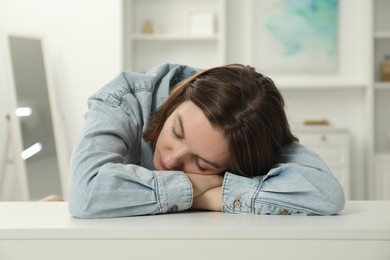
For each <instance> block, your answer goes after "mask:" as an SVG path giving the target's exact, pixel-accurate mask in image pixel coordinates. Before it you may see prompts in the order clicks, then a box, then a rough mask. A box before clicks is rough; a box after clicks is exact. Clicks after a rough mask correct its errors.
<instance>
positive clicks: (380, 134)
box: [371, 0, 390, 199]
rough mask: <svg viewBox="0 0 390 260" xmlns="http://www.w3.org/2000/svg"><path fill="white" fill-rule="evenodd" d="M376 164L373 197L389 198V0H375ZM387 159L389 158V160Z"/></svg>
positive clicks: (374, 122)
mask: <svg viewBox="0 0 390 260" xmlns="http://www.w3.org/2000/svg"><path fill="white" fill-rule="evenodd" d="M372 10H373V15H372V17H373V77H372V78H373V83H372V87H373V90H372V91H373V94H372V98H373V102H372V103H373V108H372V110H373V111H372V112H373V116H374V120H373V139H374V142H373V168H374V183H373V184H372V185H371V188H372V191H371V196H373V198H374V199H390V197H389V193H388V192H386V189H385V188H384V187H387V189H388V187H390V117H389V112H390V82H383V81H380V64H381V63H382V62H383V61H384V57H385V55H388V54H390V16H389V13H390V1H389V0H373V8H372ZM387 160H388V161H387Z"/></svg>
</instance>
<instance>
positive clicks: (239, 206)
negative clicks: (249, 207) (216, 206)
mask: <svg viewBox="0 0 390 260" xmlns="http://www.w3.org/2000/svg"><path fill="white" fill-rule="evenodd" d="M234 207H235V208H236V209H239V208H241V200H240V198H237V199H236V200H235V201H234Z"/></svg>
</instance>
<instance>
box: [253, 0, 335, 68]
mask: <svg viewBox="0 0 390 260" xmlns="http://www.w3.org/2000/svg"><path fill="white" fill-rule="evenodd" d="M338 9H339V7H338V0H316V1H302V0H267V1H262V0H252V10H253V13H252V15H253V17H252V26H253V29H252V41H251V43H252V46H251V48H252V53H253V56H252V59H253V60H252V63H253V64H254V65H255V66H256V67H258V68H261V69H262V70H263V71H266V72H269V73H273V72H277V73H278V72H281V73H290V72H291V73H302V72H303V73H308V72H309V73H311V72H314V73H328V72H336V71H337V70H338Z"/></svg>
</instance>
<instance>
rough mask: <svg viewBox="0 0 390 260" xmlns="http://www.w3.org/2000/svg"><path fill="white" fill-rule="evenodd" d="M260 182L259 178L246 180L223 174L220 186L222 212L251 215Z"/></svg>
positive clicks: (261, 179) (245, 178)
mask: <svg viewBox="0 0 390 260" xmlns="http://www.w3.org/2000/svg"><path fill="white" fill-rule="evenodd" d="M262 181H263V178H262V177H261V176H259V177H255V178H247V177H243V176H239V175H235V174H232V173H230V172H227V173H225V177H224V179H223V184H222V212H228V213H251V212H252V209H253V204H254V202H255V199H256V194H258V193H259V190H260V187H261V184H262Z"/></svg>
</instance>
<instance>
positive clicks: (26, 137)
mask: <svg viewBox="0 0 390 260" xmlns="http://www.w3.org/2000/svg"><path fill="white" fill-rule="evenodd" d="M8 39H9V46H10V56H11V63H12V70H13V78H14V85H15V94H16V104H17V108H16V111H15V113H16V115H17V117H18V118H19V120H18V121H19V123H20V129H21V134H22V139H23V140H22V143H23V152H22V154H21V156H22V159H23V160H24V162H25V169H26V176H27V182H28V188H29V199H30V200H38V199H41V198H44V197H47V196H48V195H52V194H55V195H58V196H62V192H61V176H60V167H59V160H58V156H57V149H56V142H55V136H54V129H53V128H54V127H53V120H52V119H53V117H52V108H51V107H50V99H49V91H48V81H47V77H46V71H45V62H44V56H43V51H42V41H41V40H40V39H35V38H26V37H16V36H10V37H9V38H8Z"/></svg>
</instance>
